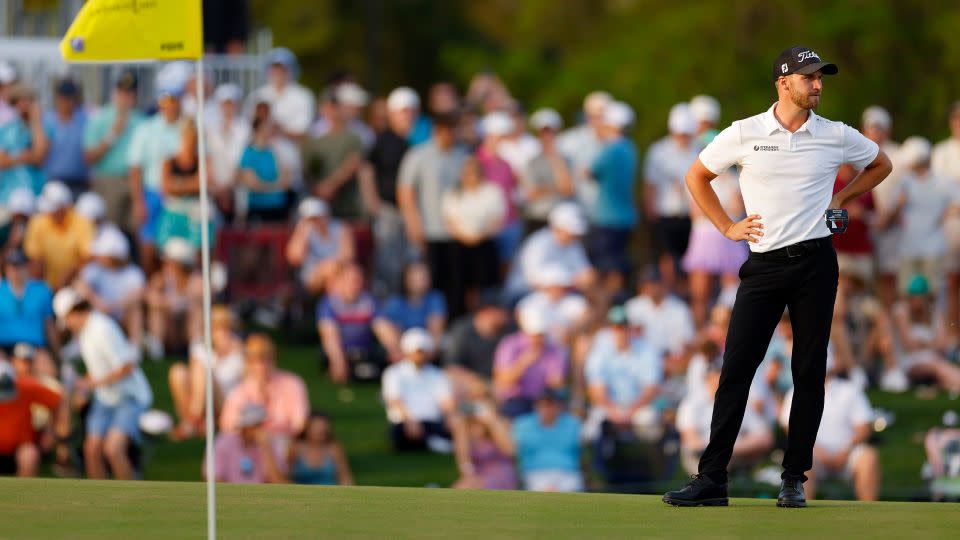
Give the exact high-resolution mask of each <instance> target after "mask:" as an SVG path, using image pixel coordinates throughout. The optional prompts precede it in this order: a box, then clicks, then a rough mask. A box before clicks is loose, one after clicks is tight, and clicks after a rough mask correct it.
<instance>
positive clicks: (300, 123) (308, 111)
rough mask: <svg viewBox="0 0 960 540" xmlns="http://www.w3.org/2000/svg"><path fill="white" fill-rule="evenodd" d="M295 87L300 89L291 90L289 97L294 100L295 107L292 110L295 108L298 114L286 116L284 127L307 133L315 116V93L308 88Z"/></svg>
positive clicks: (295, 131)
mask: <svg viewBox="0 0 960 540" xmlns="http://www.w3.org/2000/svg"><path fill="white" fill-rule="evenodd" d="M295 88H296V89H297V90H298V91H297V92H290V97H288V98H287V99H290V101H291V102H293V104H294V107H293V108H291V110H295V111H296V113H297V114H295V115H290V116H289V117H285V118H284V119H283V123H284V124H286V125H285V126H284V127H285V128H287V129H288V130H289V131H292V132H294V133H306V132H307V129H309V128H310V123H311V122H313V117H314V105H313V95H312V94H311V93H310V91H309V90H307V89H306V88H303V87H295Z"/></svg>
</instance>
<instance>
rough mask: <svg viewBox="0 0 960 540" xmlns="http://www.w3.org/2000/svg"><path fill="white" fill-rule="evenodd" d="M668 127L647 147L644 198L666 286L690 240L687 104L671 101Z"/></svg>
mask: <svg viewBox="0 0 960 540" xmlns="http://www.w3.org/2000/svg"><path fill="white" fill-rule="evenodd" d="M668 127H669V129H670V134H669V135H667V136H666V137H664V138H662V139H660V140H659V141H657V142H655V143H653V145H651V146H650V150H648V151H647V161H646V164H645V165H644V170H643V176H644V179H645V180H646V186H645V190H644V196H643V200H644V203H645V209H646V217H647V220H648V221H649V222H650V223H651V224H652V225H653V229H654V235H655V238H656V242H657V244H658V250H659V257H658V259H657V262H658V264H659V266H660V272H661V274H663V277H664V282H665V284H666V286H667V288H668V289H672V288H673V287H674V286H675V283H676V280H677V277H678V276H677V271H676V270H677V264H678V263H679V261H680V258H681V257H683V254H684V253H686V252H687V245H688V243H689V241H690V228H691V224H690V197H689V195H688V194H687V186H686V183H685V182H684V177H685V176H686V174H687V169H688V168H690V165H692V164H693V162H694V161H695V160H696V159H697V153H698V148H697V146H696V145H695V144H694V142H693V135H694V133H696V129H697V126H696V120H694V118H693V114H692V113H691V112H690V106H689V105H687V104H686V103H678V104H676V105H674V106H673V108H672V109H670V118H669V121H668Z"/></svg>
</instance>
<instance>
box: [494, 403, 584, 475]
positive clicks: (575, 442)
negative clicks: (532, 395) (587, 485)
mask: <svg viewBox="0 0 960 540" xmlns="http://www.w3.org/2000/svg"><path fill="white" fill-rule="evenodd" d="M565 397H566V396H565V395H564V392H563V391H562V390H557V389H548V390H546V391H544V393H543V395H541V396H540V398H539V399H538V400H537V404H536V411H535V412H533V413H530V414H527V415H524V416H521V417H519V418H517V420H516V421H515V422H514V423H513V430H512V434H513V441H514V445H515V446H516V454H517V460H518V461H519V466H520V473H521V475H522V476H523V482H524V485H525V486H526V488H527V489H528V490H530V491H583V487H584V483H583V471H582V469H581V467H580V421H579V420H577V418H576V417H574V416H573V415H571V414H570V413H567V412H565V411H564V407H563V402H564V400H565Z"/></svg>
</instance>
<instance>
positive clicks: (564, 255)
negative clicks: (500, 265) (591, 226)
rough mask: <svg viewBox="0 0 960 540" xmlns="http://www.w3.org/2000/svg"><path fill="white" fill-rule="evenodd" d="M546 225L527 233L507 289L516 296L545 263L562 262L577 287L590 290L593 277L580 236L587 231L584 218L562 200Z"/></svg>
mask: <svg viewBox="0 0 960 540" xmlns="http://www.w3.org/2000/svg"><path fill="white" fill-rule="evenodd" d="M548 227H549V228H543V229H540V230H539V231H537V232H535V233H533V234H532V235H530V237H529V238H527V239H526V241H524V243H523V246H521V248H520V253H519V255H518V256H517V260H516V261H515V264H514V266H513V269H512V270H511V273H510V275H509V277H508V278H507V285H506V289H507V293H508V294H509V295H511V297H513V298H519V297H521V296H523V295H525V294H527V293H528V292H530V289H531V287H532V284H533V283H535V282H536V276H537V273H538V272H540V270H541V269H543V267H544V266H546V265H548V264H556V265H559V266H562V267H563V268H564V269H566V270H567V271H568V273H570V274H571V275H573V279H574V283H575V284H576V286H577V288H578V289H580V290H581V291H584V292H587V291H590V290H591V289H592V287H593V285H594V284H595V283H596V281H597V276H596V272H595V271H594V269H593V267H592V266H590V261H589V259H587V252H586V250H584V248H583V244H582V243H581V242H580V239H581V238H582V237H583V235H584V233H586V232H587V222H586V220H585V219H584V218H583V214H582V213H581V211H580V208H579V207H578V206H577V205H576V204H575V203H562V204H558V205H557V206H556V207H554V209H553V210H551V211H550V216H549V219H548Z"/></svg>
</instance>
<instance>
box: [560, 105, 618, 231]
mask: <svg viewBox="0 0 960 540" xmlns="http://www.w3.org/2000/svg"><path fill="white" fill-rule="evenodd" d="M612 101H613V97H612V96H611V95H610V94H608V93H606V92H603V91H600V90H597V91H593V92H590V93H589V94H587V97H586V98H585V99H584V100H583V113H584V120H585V121H584V123H583V124H582V125H579V126H577V127H574V128H571V129H568V130H567V131H565V132H563V133H561V134H560V136H559V137H558V138H557V148H559V149H560V153H562V154H563V155H564V156H565V157H566V158H567V161H569V162H570V169H571V171H572V172H573V174H574V178H573V180H574V184H575V185H576V191H577V200H578V201H579V202H580V204H581V205H582V206H583V208H585V209H586V213H587V216H588V217H591V218H592V217H593V216H594V215H595V213H596V201H597V185H596V184H595V183H594V182H593V180H591V179H590V177H589V176H588V175H587V171H588V170H589V169H590V167H591V166H593V163H594V161H596V159H597V156H599V155H600V151H601V150H603V140H602V138H601V137H600V130H601V128H602V126H603V114H604V110H605V109H606V108H607V105H608V104H610V103H611V102H612Z"/></svg>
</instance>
